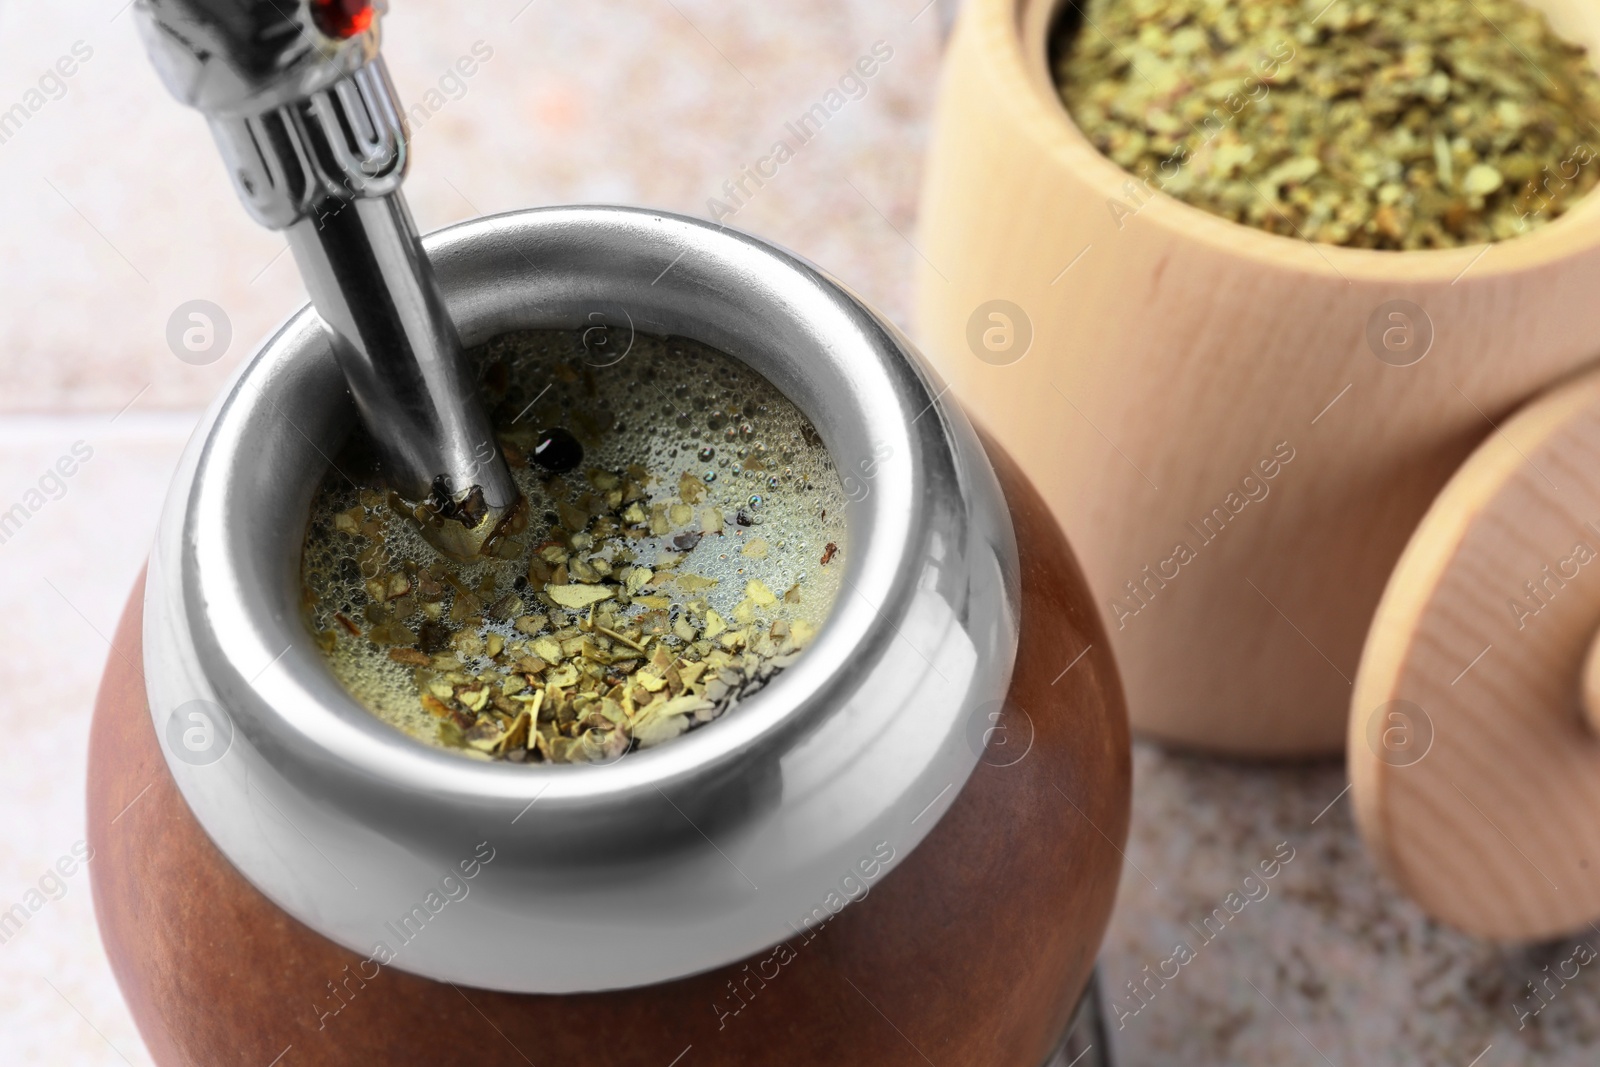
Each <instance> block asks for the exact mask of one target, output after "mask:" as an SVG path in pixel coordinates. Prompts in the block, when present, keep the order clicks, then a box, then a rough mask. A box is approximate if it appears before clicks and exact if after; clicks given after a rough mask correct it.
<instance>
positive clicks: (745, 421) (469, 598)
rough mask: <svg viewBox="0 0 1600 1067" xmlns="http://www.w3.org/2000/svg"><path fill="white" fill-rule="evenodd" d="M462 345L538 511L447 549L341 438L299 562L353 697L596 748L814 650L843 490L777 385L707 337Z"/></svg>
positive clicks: (486, 739)
mask: <svg viewBox="0 0 1600 1067" xmlns="http://www.w3.org/2000/svg"><path fill="white" fill-rule="evenodd" d="M619 333H621V334H622V336H618V334H619ZM469 355H470V356H471V358H472V360H473V363H474V365H475V366H476V368H477V371H478V375H479V379H480V388H481V389H482V391H483V394H484V396H485V398H486V399H487V401H488V403H489V404H490V405H491V412H492V417H493V420H494V423H495V427H496V433H497V436H498V438H499V441H500V444H501V447H502V449H503V450H504V452H505V454H506V458H507V460H508V461H509V462H510V464H511V467H512V473H513V475H514V476H515V478H516V480H517V484H518V486H519V487H520V488H521V490H522V492H523V494H524V496H525V498H526V501H527V504H528V512H527V516H526V520H527V521H526V526H525V528H523V529H520V530H517V531H516V532H514V533H512V534H511V535H510V536H507V537H504V538H502V539H501V540H500V541H498V542H497V543H495V544H494V545H493V546H492V549H491V556H492V557H493V558H486V559H484V560H482V561H478V562H474V563H471V564H462V563H457V562H452V561H450V560H447V559H445V558H444V557H443V556H441V555H440V554H439V553H438V552H437V551H436V550H435V549H434V548H433V547H432V546H431V545H429V544H428V543H427V541H425V540H424V539H423V537H422V536H421V534H420V533H419V532H418V530H417V528H416V526H415V525H414V523H413V522H412V520H411V519H410V518H409V517H407V515H406V513H405V511H404V510H403V505H402V504H401V503H400V502H399V501H398V500H397V499H395V498H392V497H391V496H390V495H389V494H388V493H387V492H385V491H383V490H382V489H380V488H378V486H379V481H378V479H377V477H376V476H375V475H364V473H363V472H366V471H369V470H370V464H368V463H366V462H365V461H364V460H363V445H364V442H363V441H361V440H357V441H355V442H353V443H352V445H351V447H349V448H347V449H346V451H345V452H344V453H342V454H341V455H340V457H339V458H338V460H337V461H336V463H335V464H334V469H332V470H330V471H329V472H328V474H327V476H326V477H325V478H324V479H323V482H322V484H321V485H320V487H319V488H318V490H317V493H316V495H315V497H314V499H313V501H312V507H311V520H310V525H309V527H308V530H307V535H306V543H305V550H304V555H303V560H302V572H301V573H302V587H303V593H304V605H305V614H306V621H307V624H308V625H309V626H310V628H311V630H312V632H313V633H314V634H315V635H316V637H317V640H318V644H319V645H320V646H321V648H322V649H323V650H324V652H325V654H326V657H327V662H328V665H329V667H330V668H331V670H332V671H333V673H334V675H335V676H336V677H337V678H338V679H339V681H340V682H341V683H342V684H343V685H344V686H345V688H346V689H348V690H349V691H350V693H351V694H352V695H353V696H355V697H356V699H357V700H359V701H360V702H361V703H362V704H363V705H365V706H366V707H367V708H368V709H369V710H370V711H372V712H373V714H375V715H376V716H377V717H378V718H380V719H382V720H383V721H385V722H387V723H389V724H391V725H393V726H395V727H396V728H398V729H400V730H402V731H404V732H405V733H407V734H410V735H411V736H413V737H416V738H418V739H420V740H423V741H426V742H428V743H430V744H435V745H440V746H442V747H445V748H449V749H452V750H454V751H458V752H460V753H462V754H464V755H468V756H473V757H477V758H491V759H493V758H500V759H508V760H512V761H516V762H525V761H526V762H535V761H550V762H577V761H585V762H603V761H606V760H610V759H615V758H618V757H620V756H621V755H623V754H625V753H627V752H628V751H630V750H632V749H634V748H640V747H649V746H652V745H655V744H660V743H661V742H663V741H666V740H670V739H671V738H673V737H676V736H678V735H679V734H681V733H683V732H685V731H686V730H688V729H691V728H693V727H695V726H699V725H701V724H703V723H707V722H710V721H711V720H713V719H715V718H717V717H718V716H720V715H722V714H724V713H727V712H728V711H730V710H732V709H733V708H734V707H735V705H736V704H737V703H738V702H739V701H740V700H741V699H743V698H744V697H746V696H748V695H750V694H751V693H753V692H755V691H756V690H758V689H760V688H761V687H762V686H764V685H765V684H766V683H767V682H768V681H769V680H770V679H771V677H772V676H773V674H774V673H775V672H777V671H779V670H781V669H782V668H784V667H785V666H788V665H789V664H791V663H792V662H793V661H794V659H795V658H796V657H797V656H798V655H800V654H801V651H802V650H803V649H804V647H805V645H806V644H807V642H808V641H809V640H810V639H811V638H812V636H813V635H814V634H815V633H816V630H817V628H818V627H819V626H820V625H821V624H822V621H823V620H824V619H825V618H826V616H827V614H828V611H829V609H830V608H831V606H832V604H833V602H834V600H835V598H836V596H837V594H838V587H839V581H840V573H841V570H842V568H843V565H844V559H845V556H846V552H847V545H846V540H845V526H844V518H845V516H844V512H845V502H846V501H845V495H844V491H843V488H842V486H841V485H840V482H839V477H838V474H837V473H836V471H835V469H834V466H833V462H832V460H831V458H830V457H829V455H828V453H827V450H826V449H825V448H824V446H823V444H822V442H821V440H820V438H819V437H818V435H817V433H816V431H815V429H814V428H813V427H812V426H811V424H810V422H809V421H808V420H807V419H806V417H805V416H804V415H803V414H802V413H801V412H800V411H799V409H797V408H796V407H795V406H794V405H793V404H792V403H790V402H789V401H788V399H787V398H785V397H784V396H783V395H782V394H781V393H779V392H778V391H777V389H776V388H774V387H773V386H772V385H771V383H769V382H767V381H766V380H765V379H764V378H762V377H761V376H760V375H758V374H757V373H755V372H754V371H752V370H751V369H750V368H748V367H747V366H745V365H744V364H743V363H741V362H739V361H738V360H736V359H734V358H732V357H730V356H728V355H725V354H723V353H721V352H718V351H716V350H714V349H711V348H709V347H707V346H705V345H701V344H699V343H697V342H694V341H689V340H686V339H682V338H655V337H647V336H645V335H642V334H639V335H632V336H629V335H627V334H626V332H624V331H609V330H606V329H603V328H599V327H596V328H592V329H590V330H587V331H579V330H566V331H526V332H521V333H516V334H510V335H507V336H505V337H502V338H498V339H496V340H494V341H491V342H489V343H488V344H486V345H483V346H480V347H478V348H476V349H473V350H472V351H471V352H470V353H469Z"/></svg>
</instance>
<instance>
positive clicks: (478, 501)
mask: <svg viewBox="0 0 1600 1067" xmlns="http://www.w3.org/2000/svg"><path fill="white" fill-rule="evenodd" d="M403 503H404V506H405V509H406V510H407V511H409V512H410V514H411V517H412V518H414V519H415V520H416V522H417V526H418V527H419V528H420V529H421V531H422V536H423V537H425V538H426V539H427V541H428V543H429V544H430V545H432V546H433V547H434V548H436V549H438V550H439V551H440V552H442V553H444V554H445V555H446V556H448V557H450V558H451V559H453V560H455V561H456V562H458V563H472V562H474V561H475V560H478V559H480V558H482V557H483V556H492V555H494V553H495V549H496V548H498V547H499V545H500V544H501V543H502V542H503V541H505V539H507V538H510V537H515V536H516V535H517V534H519V533H521V532H522V531H524V530H526V529H527V528H528V501H527V499H526V498H524V497H518V498H517V500H516V501H515V502H514V503H511V504H507V505H503V506H501V507H491V506H489V505H488V504H487V503H486V502H485V501H484V497H483V488H482V487H481V486H476V485H475V486H473V487H472V488H471V489H469V490H468V491H467V492H466V493H464V494H462V495H461V497H460V498H458V499H456V500H446V501H445V502H444V503H443V504H441V503H440V502H439V501H438V499H437V498H434V499H430V500H427V501H424V502H422V503H420V504H417V503H412V502H410V501H404V502H403Z"/></svg>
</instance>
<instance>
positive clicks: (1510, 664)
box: [1348, 373, 1600, 940]
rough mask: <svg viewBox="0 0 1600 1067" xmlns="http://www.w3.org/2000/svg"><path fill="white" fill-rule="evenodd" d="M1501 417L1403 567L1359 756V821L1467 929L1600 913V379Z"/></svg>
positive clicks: (1423, 900) (1367, 689)
mask: <svg viewBox="0 0 1600 1067" xmlns="http://www.w3.org/2000/svg"><path fill="white" fill-rule="evenodd" d="M1460 388H1461V390H1462V393H1463V396H1464V397H1469V396H1470V395H1471V385H1470V383H1462V384H1461V386H1460ZM1485 417H1486V418H1492V419H1493V421H1495V422H1496V423H1497V424H1498V427H1497V429H1496V431H1495V432H1494V433H1493V434H1491V436H1490V437H1489V438H1488V440H1487V441H1485V442H1484V444H1483V445H1481V446H1480V447H1479V448H1478V449H1477V451H1475V452H1474V453H1473V454H1472V456H1471V457H1470V458H1469V459H1468V460H1467V462H1466V463H1465V464H1463V465H1462V466H1461V468H1460V469H1459V470H1458V471H1457V472H1456V474H1455V475H1454V477H1453V478H1452V479H1451V480H1450V482H1449V484H1448V485H1447V486H1446V487H1445V489H1444V491H1443V492H1441V493H1440V494H1439V496H1438V497H1437V498H1436V499H1435V500H1434V502H1433V505H1432V507H1431V508H1430V509H1429V511H1428V513H1427V515H1426V516H1425V517H1424V518H1423V521H1422V523H1421V525H1419V526H1418V527H1417V530H1416V532H1415V533H1414V534H1413V535H1412V538H1411V541H1410V544H1409V545H1408V546H1407V547H1406V550H1405V553H1404V554H1403V555H1402V556H1401V558H1400V562H1399V564H1398V565H1397V566H1396V567H1395V570H1394V572H1393V574H1392V575H1391V576H1390V579H1389V584H1388V588H1387V589H1386V590H1385V591H1384V595H1383V599H1382V601H1381V603H1380V604H1379V606H1378V611H1377V615H1376V616H1375V618H1374V620H1373V624H1372V627H1371V629H1370V631H1369V632H1368V635H1367V642H1366V648H1365V650H1364V652H1363V654H1362V657H1361V667H1360V672H1359V674H1358V675H1357V678H1356V683H1355V690H1354V695H1353V697H1352V702H1351V709H1350V721H1349V748H1348V751H1349V761H1350V776H1351V781H1352V784H1353V796H1354V799H1355V805H1356V817H1357V821H1358V822H1359V823H1360V826H1361V830H1362V833H1363V835H1364V836H1365V837H1366V839H1367V841H1368V843H1369V845H1370V846H1371V847H1372V848H1373V849H1374V851H1375V852H1376V854H1377V855H1378V857H1379V859H1380V861H1381V862H1382V863H1383V864H1384V866H1386V867H1387V869H1388V870H1389V871H1390V873H1391V874H1392V875H1393V876H1394V877H1395V878H1396V879H1397V880H1398V881H1399V882H1400V884H1401V886H1402V887H1403V888H1404V889H1405V890H1406V891H1407V892H1408V893H1409V894H1410V895H1411V896H1413V897H1414V898H1415V899H1416V900H1417V901H1418V902H1419V903H1420V904H1421V905H1422V906H1423V907H1424V908H1425V909H1426V910H1427V911H1428V912H1430V913H1431V914H1433V915H1434V916H1436V917H1437V918H1439V919H1442V920H1444V921H1446V922H1449V923H1452V924H1454V925H1456V926H1458V927H1461V928H1462V929H1464V930H1467V931H1468V932H1470V933H1474V934H1478V935H1480V936H1485V937H1492V938H1497V939H1505V940H1522V939H1533V938H1543V937H1550V936H1554V935H1557V934H1561V933H1565V932H1567V931H1570V930H1574V929H1578V928H1581V927H1584V926H1585V925H1586V924H1587V923H1589V922H1590V921H1591V920H1596V919H1600V732H1597V731H1596V729H1595V727H1594V726H1593V725H1592V724H1591V719H1590V718H1588V717H1586V714H1585V710H1584V703H1583V691H1584V685H1585V670H1586V666H1587V665H1588V664H1589V654H1590V647H1591V645H1592V643H1593V642H1594V638H1595V635H1596V631H1597V630H1600V373H1591V374H1589V375H1587V376H1585V377H1582V378H1579V379H1577V380H1575V381H1572V382H1570V383H1568V384H1566V385H1564V386H1560V387H1558V388H1556V389H1555V390H1553V391H1551V392H1550V393H1547V394H1546V395H1544V396H1543V397H1541V398H1539V399H1537V400H1535V401H1533V402H1532V403H1530V404H1529V405H1527V406H1526V407H1524V408H1522V409H1521V410H1519V411H1517V412H1516V413H1515V414H1513V415H1512V416H1511V417H1510V418H1509V419H1505V420H1504V421H1502V419H1503V416H1502V415H1501V414H1500V413H1497V412H1490V413H1488V415H1486V416H1485ZM1595 669H1596V671H1597V672H1600V666H1597V667H1596V668H1595ZM1596 682H1597V684H1596V687H1595V688H1596V692H1597V693H1600V673H1597V676H1596Z"/></svg>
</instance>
